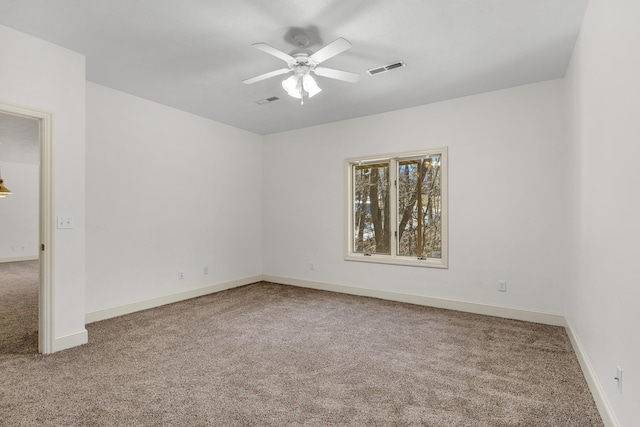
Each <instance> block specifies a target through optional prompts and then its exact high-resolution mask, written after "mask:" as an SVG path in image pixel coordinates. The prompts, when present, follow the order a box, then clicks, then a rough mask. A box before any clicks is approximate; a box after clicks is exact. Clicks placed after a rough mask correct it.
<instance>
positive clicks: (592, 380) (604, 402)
mask: <svg viewBox="0 0 640 427" xmlns="http://www.w3.org/2000/svg"><path fill="white" fill-rule="evenodd" d="M566 329H567V335H569V340H570V341H571V345H572V346H573V350H574V351H575V352H576V357H577V358H578V362H580V367H581V368H582V372H583V373H584V378H585V379H586V380H587V384H588V386H589V390H590V391H591V395H592V396H593V400H594V401H595V402H596V407H597V408H598V412H600V417H602V422H603V423H604V425H605V426H607V427H619V425H620V424H619V423H618V419H617V418H616V416H615V413H614V412H613V410H612V409H611V405H609V400H608V399H607V396H606V395H605V393H604V390H603V389H602V386H601V385H600V381H598V377H597V376H596V374H595V371H594V370H593V367H592V366H591V363H590V362H589V358H588V357H587V354H586V353H585V351H584V349H583V347H582V344H581V343H580V340H579V339H578V336H577V335H576V334H575V332H574V331H573V328H572V327H571V322H570V321H569V320H568V319H567V327H566ZM612 376H613V375H612Z"/></svg>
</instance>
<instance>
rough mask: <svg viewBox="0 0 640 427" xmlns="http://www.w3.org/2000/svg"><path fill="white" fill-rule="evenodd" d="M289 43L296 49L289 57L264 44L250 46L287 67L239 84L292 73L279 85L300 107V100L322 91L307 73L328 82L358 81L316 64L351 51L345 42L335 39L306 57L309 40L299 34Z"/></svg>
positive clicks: (345, 72) (353, 77)
mask: <svg viewBox="0 0 640 427" xmlns="http://www.w3.org/2000/svg"><path fill="white" fill-rule="evenodd" d="M293 42H294V44H295V45H296V46H298V49H296V50H295V51H294V52H292V53H291V55H289V54H288V53H285V52H283V51H281V50H279V49H276V48H275V47H273V46H270V45H268V44H266V43H255V44H253V45H252V46H253V47H255V48H256V49H258V50H261V51H263V52H265V53H268V54H269V55H273V56H275V57H276V58H280V59H282V60H283V61H285V62H286V63H287V68H281V69H279V70H275V71H271V72H269V73H265V74H260V75H259V76H256V77H252V78H250V79H246V80H243V81H242V82H243V83H245V84H252V83H256V82H259V81H261V80H265V79H268V78H271V77H275V76H280V75H282V74H288V73H292V75H291V76H290V77H289V78H287V79H286V80H284V81H283V82H282V87H283V88H284V90H286V91H287V93H288V94H289V95H290V96H292V97H294V98H298V99H300V103H301V104H304V98H305V97H308V98H311V97H312V96H314V95H316V94H317V93H318V92H320V91H321V90H322V89H320V87H318V84H317V83H316V81H315V80H314V78H313V77H312V76H311V73H313V74H315V75H317V76H320V77H327V78H330V79H336V80H342V81H345V82H352V83H355V82H357V81H358V80H359V79H360V75H359V74H356V73H351V72H348V71H341V70H336V69H333V68H326V67H319V66H318V64H320V63H322V62H324V61H326V60H327V59H329V58H333V57H334V56H336V55H338V54H339V53H342V52H344V51H345V50H347V49H349V48H350V47H351V43H349V41H348V40H346V39H343V38H342V37H339V38H338V39H336V40H334V41H333V42H331V43H329V44H328V45H326V46H324V47H323V48H321V49H320V50H319V51H317V52H316V53H313V54H309V52H308V51H307V50H305V48H306V47H307V45H308V44H309V36H308V35H307V34H305V33H299V34H296V35H294V36H293Z"/></svg>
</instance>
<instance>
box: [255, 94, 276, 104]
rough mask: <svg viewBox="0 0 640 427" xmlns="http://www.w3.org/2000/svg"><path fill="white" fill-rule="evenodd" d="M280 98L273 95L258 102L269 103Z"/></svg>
mask: <svg viewBox="0 0 640 427" xmlns="http://www.w3.org/2000/svg"><path fill="white" fill-rule="evenodd" d="M278 99H280V98H278V97H277V96H272V97H270V98H266V99H261V100H259V101H256V104H258V105H264V104H268V103H270V102H273V101H277V100H278Z"/></svg>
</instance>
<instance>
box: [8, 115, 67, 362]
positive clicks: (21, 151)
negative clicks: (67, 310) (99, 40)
mask: <svg viewBox="0 0 640 427" xmlns="http://www.w3.org/2000/svg"><path fill="white" fill-rule="evenodd" d="M52 143H53V140H52V115H51V114H50V113H47V112H43V111H38V110H33V109H29V108H25V107H20V106H15V105H10V104H3V103H0V176H1V177H2V178H3V180H4V185H5V186H6V187H7V188H8V189H9V190H10V191H11V193H12V194H8V195H6V196H5V197H0V218H2V221H1V222H0V227H1V228H0V275H2V276H1V277H0V279H1V280H2V285H3V288H2V291H3V292H5V295H4V297H3V298H2V301H0V305H3V304H5V305H4V306H3V307H1V308H0V313H1V314H2V315H3V325H2V326H1V327H3V328H8V330H5V331H3V332H2V334H3V335H4V336H3V338H4V339H5V344H6V345H4V346H3V347H2V349H3V350H4V351H8V352H13V353H31V352H33V353H35V352H36V351H37V352H40V353H52V352H53V351H54V333H53V331H54V322H53V320H54V317H53V311H54V310H53V264H52V256H51V254H52V253H53V225H54V224H55V223H54V216H53V191H52V190H53V188H54V187H53V156H52V153H53V146H52ZM5 347H6V348H5Z"/></svg>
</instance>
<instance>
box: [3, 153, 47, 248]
mask: <svg viewBox="0 0 640 427" xmlns="http://www.w3.org/2000/svg"><path fill="white" fill-rule="evenodd" d="M1 166H2V168H1V171H2V177H3V179H4V184H5V186H6V187H7V188H9V190H11V192H12V193H13V194H11V195H10V196H7V197H3V198H1V199H0V219H1V222H2V227H0V261H11V260H17V259H27V258H30V259H37V258H38V254H39V250H38V246H39V242H40V237H39V234H38V225H39V222H38V221H39V216H38V214H39V212H40V208H39V207H38V206H39V204H38V196H39V185H40V183H39V179H40V176H39V167H38V165H29V164H26V163H13V162H11V163H10V162H2V165H1Z"/></svg>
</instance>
